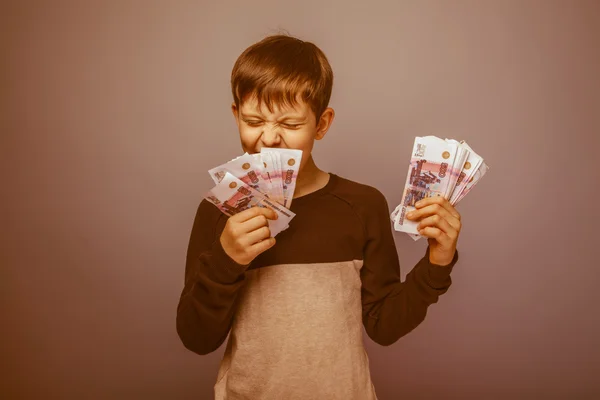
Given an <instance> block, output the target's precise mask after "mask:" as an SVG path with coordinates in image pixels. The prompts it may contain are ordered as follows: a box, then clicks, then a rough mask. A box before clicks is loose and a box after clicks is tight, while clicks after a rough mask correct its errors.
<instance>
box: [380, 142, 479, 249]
mask: <svg viewBox="0 0 600 400" xmlns="http://www.w3.org/2000/svg"><path fill="white" fill-rule="evenodd" d="M488 170H489V167H488V166H487V165H486V163H485V162H484V161H483V158H482V157H481V156H480V155H478V154H477V153H475V151H474V150H473V149H472V148H471V147H470V146H469V145H468V144H467V143H466V142H465V141H464V140H463V141H460V142H458V141H456V140H454V139H440V138H438V137H436V136H422V137H419V136H418V137H416V138H415V141H414V145H413V150H412V156H411V160H410V163H409V167H408V175H407V177H406V183H405V185H404V191H403V193H402V200H401V202H400V204H398V206H397V207H396V208H395V209H394V211H393V212H392V214H391V215H390V218H391V220H392V221H393V222H394V229H395V230H397V231H399V232H406V233H407V234H409V236H410V237H412V238H413V239H415V240H418V239H420V238H421V237H422V236H421V235H419V233H418V231H417V225H418V224H419V221H410V220H408V219H406V214H408V213H409V212H410V211H412V210H414V209H415V203H416V202H417V201H419V200H421V199H423V198H425V197H433V196H443V197H444V198H446V199H448V200H449V202H450V204H452V205H453V206H456V204H458V202H459V201H461V200H462V199H463V198H464V197H465V196H466V195H467V193H469V191H470V190H471V189H472V188H473V187H474V186H475V185H476V184H477V183H478V182H479V181H480V180H481V178H483V176H484V175H485V173H486V172H487V171H488Z"/></svg>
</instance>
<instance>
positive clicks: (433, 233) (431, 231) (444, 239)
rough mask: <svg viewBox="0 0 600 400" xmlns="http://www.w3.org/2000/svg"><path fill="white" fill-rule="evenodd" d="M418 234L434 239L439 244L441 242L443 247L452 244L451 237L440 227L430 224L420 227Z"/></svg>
mask: <svg viewBox="0 0 600 400" xmlns="http://www.w3.org/2000/svg"><path fill="white" fill-rule="evenodd" d="M419 235H421V236H423V237H426V238H430V239H434V240H436V241H437V242H438V243H439V244H441V245H442V246H445V247H450V246H451V245H452V239H451V238H450V237H449V236H448V235H446V234H445V233H444V232H442V231H441V230H440V229H438V228H435V227H432V226H427V227H425V228H423V229H421V230H420V231H419Z"/></svg>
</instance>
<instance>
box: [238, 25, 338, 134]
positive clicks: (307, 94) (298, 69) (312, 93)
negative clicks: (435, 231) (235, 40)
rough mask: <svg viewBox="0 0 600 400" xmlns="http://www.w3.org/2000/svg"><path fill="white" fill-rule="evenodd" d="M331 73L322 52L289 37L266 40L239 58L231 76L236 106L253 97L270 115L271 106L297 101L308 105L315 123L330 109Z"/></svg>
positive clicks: (293, 104) (280, 36)
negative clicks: (299, 100)
mask: <svg viewBox="0 0 600 400" xmlns="http://www.w3.org/2000/svg"><path fill="white" fill-rule="evenodd" d="M332 87H333V71H332V70H331V66H330V65H329V61H328V60H327V57H325V54H324V53H323V51H322V50H321V49H319V48H318V47H317V46H316V45H314V44H313V43H310V42H305V41H303V40H300V39H298V38H294V37H292V36H289V35H273V36H267V37H266V38H264V39H263V40H261V41H260V42H257V43H255V44H253V45H252V46H250V47H248V48H247V49H246V50H244V52H243V53H242V54H241V55H240V56H239V57H238V59H237V61H236V62H235V65H234V67H233V71H232V72H231V91H232V93H233V99H234V102H235V105H236V106H237V107H238V109H239V107H240V104H241V103H242V102H243V101H245V100H246V99H247V97H248V96H255V97H256V99H257V100H258V104H259V107H260V105H261V103H262V102H263V101H264V102H265V103H266V105H267V108H268V109H269V111H271V112H273V105H274V104H285V105H288V106H295V105H296V104H297V97H298V96H300V97H301V99H302V100H303V101H304V102H305V103H307V104H308V105H309V106H310V108H311V109H312V111H313V112H314V114H315V117H316V119H317V123H318V122H319V118H320V117H321V114H322V113H323V111H325V109H326V108H327V106H328V105H329V99H330V98H331V90H332Z"/></svg>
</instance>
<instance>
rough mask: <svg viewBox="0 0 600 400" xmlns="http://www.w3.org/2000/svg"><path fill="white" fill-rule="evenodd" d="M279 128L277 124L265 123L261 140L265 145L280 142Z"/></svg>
mask: <svg viewBox="0 0 600 400" xmlns="http://www.w3.org/2000/svg"><path fill="white" fill-rule="evenodd" d="M279 131H280V128H279V127H278V126H277V125H273V124H265V125H264V129H263V132H262V135H261V140H262V142H263V143H264V144H265V147H275V146H277V145H279V144H280V143H281V136H280V135H279V133H280V132H279Z"/></svg>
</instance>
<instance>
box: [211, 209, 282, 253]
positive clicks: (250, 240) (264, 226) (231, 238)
mask: <svg viewBox="0 0 600 400" xmlns="http://www.w3.org/2000/svg"><path fill="white" fill-rule="evenodd" d="M267 218H268V219H277V213H276V212H275V211H273V210H272V209H270V208H266V207H258V206H255V207H251V208H249V209H247V210H244V211H242V212H240V213H237V214H235V215H232V216H231V217H229V219H228V220H227V223H226V224H225V228H223V232H222V233H221V238H220V241H221V245H222V246H223V250H225V253H227V255H228V256H229V257H231V259H233V260H234V261H235V262H237V263H238V264H240V265H248V264H250V262H251V261H252V260H254V259H255V258H256V257H257V256H258V255H259V254H260V253H262V252H264V251H266V250H268V249H270V248H271V247H273V246H274V245H275V238H272V237H271V230H270V229H269V223H268V221H267Z"/></svg>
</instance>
